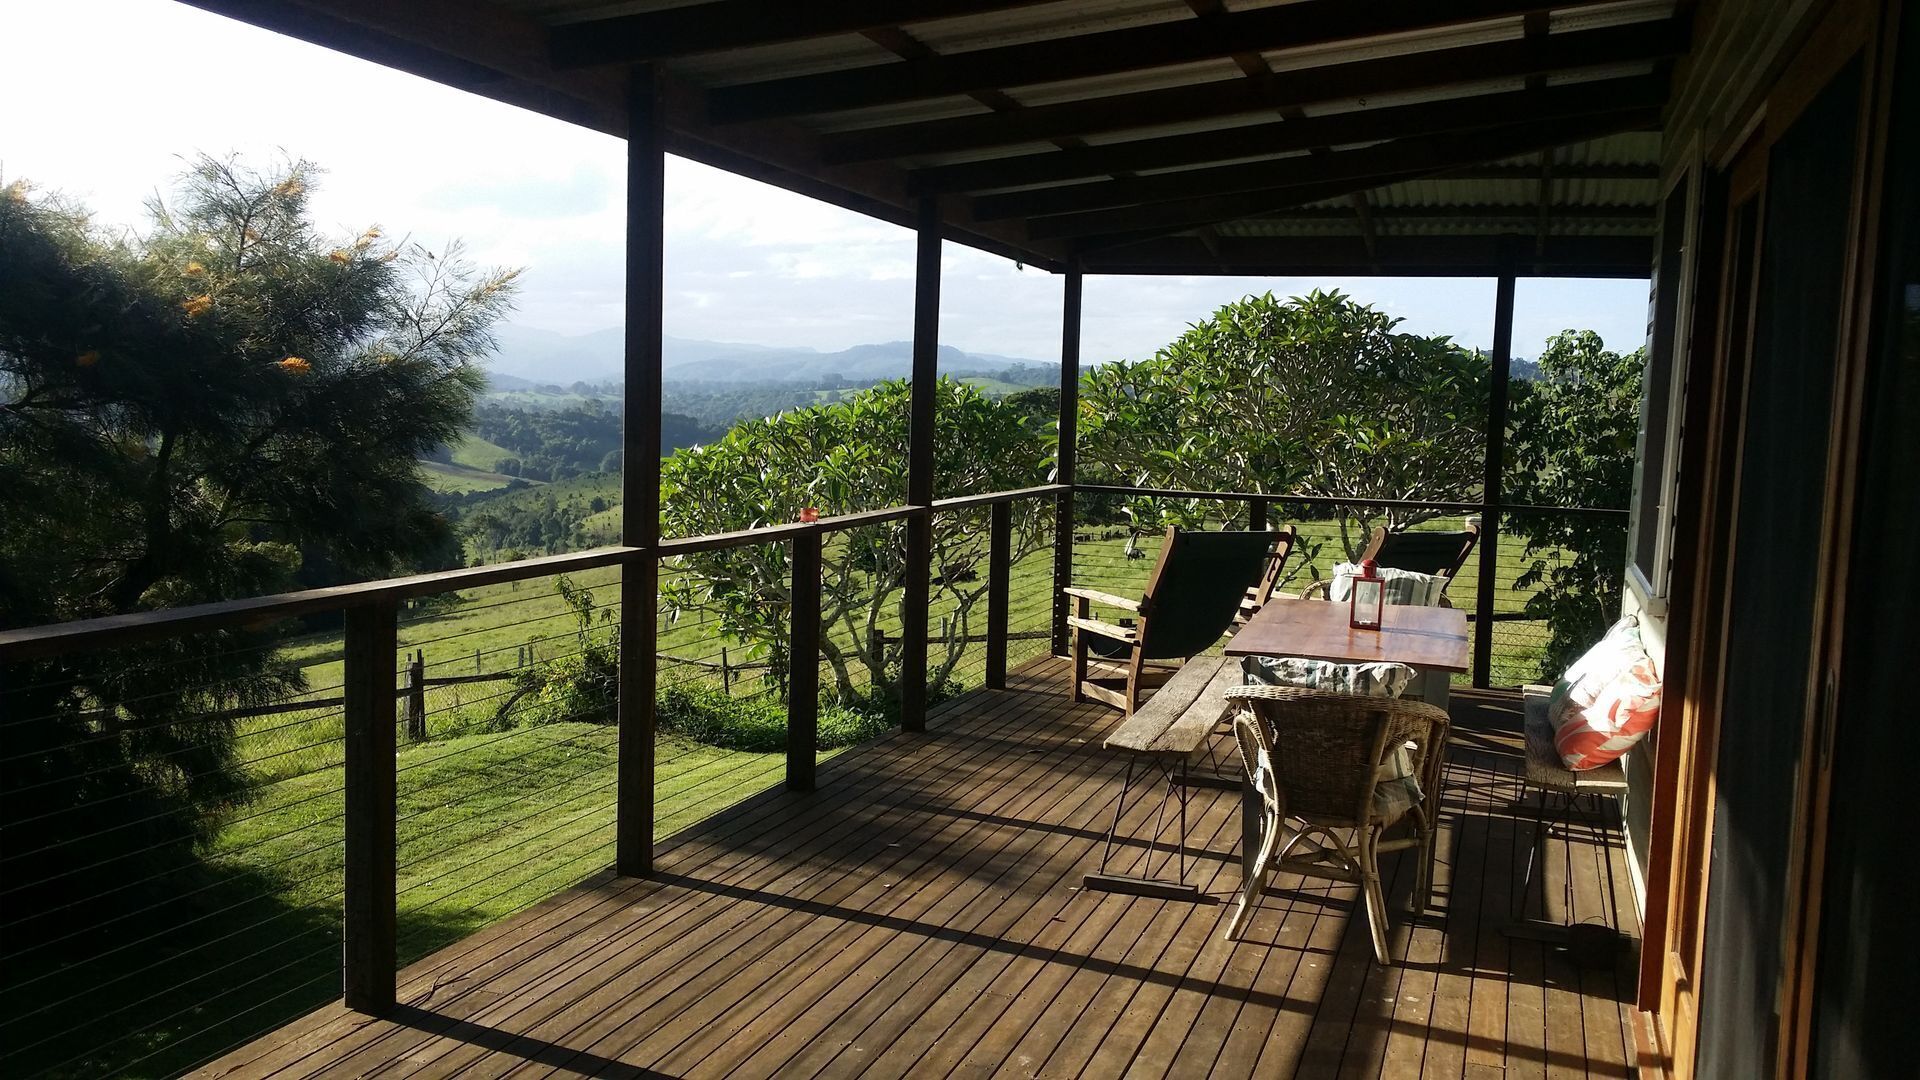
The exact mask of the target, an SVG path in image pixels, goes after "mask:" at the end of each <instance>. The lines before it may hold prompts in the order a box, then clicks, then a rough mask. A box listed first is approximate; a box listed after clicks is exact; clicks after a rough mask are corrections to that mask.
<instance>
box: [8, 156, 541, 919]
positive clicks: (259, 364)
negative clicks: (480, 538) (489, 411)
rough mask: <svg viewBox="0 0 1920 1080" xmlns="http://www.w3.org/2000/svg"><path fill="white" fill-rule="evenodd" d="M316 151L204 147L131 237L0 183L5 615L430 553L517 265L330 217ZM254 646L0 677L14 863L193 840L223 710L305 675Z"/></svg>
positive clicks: (222, 636) (220, 791)
mask: <svg viewBox="0 0 1920 1080" xmlns="http://www.w3.org/2000/svg"><path fill="white" fill-rule="evenodd" d="M317 173H318V170H316V169H315V168H314V167H313V166H312V165H310V164H308V163H306V162H304V161H294V162H289V163H286V164H285V165H284V166H282V167H280V168H278V169H276V170H274V171H273V172H271V173H268V174H261V173H256V172H253V171H250V170H248V169H246V168H245V167H243V166H241V165H240V164H237V163H236V162H234V161H231V160H217V159H213V158H207V157H202V158H200V159H199V160H197V161H196V162H194V163H193V165H192V166H191V167H190V168H189V169H188V170H187V172H186V173H185V174H184V175H183V176H182V177H181V179H180V184H179V188H178V195H177V198H176V199H175V201H173V202H171V203H168V202H164V201H162V200H160V199H159V198H158V197H156V199H155V200H154V201H153V202H152V203H151V205H150V212H151V217H152V223H151V228H150V229H149V230H148V231H147V232H145V233H144V234H140V235H134V234H128V235H114V234H108V233H106V232H103V231H102V230H99V229H97V228H95V227H93V225H92V224H91V223H90V221H89V220H88V217H87V215H86V213H85V212H84V211H83V210H82V209H80V208H79V207H77V206H72V205H69V204H67V203H64V202H63V201H61V200H59V199H57V198H52V197H46V198H37V199H36V198H33V197H30V195H29V192H28V189H27V188H26V186H25V185H24V184H21V183H15V184H14V185H12V186H11V187H8V188H6V189H5V190H4V191H0V625H6V626H25V625H33V624H37V623H47V622H57V621H63V620H68V619H79V618H86V617H90V616H100V615H113V614H123V613H128V612H135V611H142V610H148V609H152V608H161V607H170V606H176V605H181V604H192V603H198V602H202V601H211V600H220V599H226V598H231V597H239V596H251V595H257V594H260V593H267V592H272V591H275V590H278V589H282V588H286V587H288V586H289V585H291V584H293V583H295V582H296V581H298V580H299V574H300V572H301V570H302V567H303V565H305V566H314V565H320V564H325V565H328V566H331V567H333V568H335V572H336V573H337V574H338V575H339V576H341V577H365V576H375V575H380V574H385V573H389V572H391V571H393V570H394V569H396V568H399V567H403V566H409V565H414V564H415V561H416V560H417V559H425V560H428V561H430V562H432V563H439V562H442V561H445V560H446V559H447V558H448V549H447V541H448V539H449V532H448V529H447V525H446V522H445V521H444V520H442V519H441V518H440V516H439V515H438V514H437V513H435V511H434V510H433V508H432V504H431V503H430V501H429V494H428V491H427V489H426V488H425V487H424V486H423V485H422V483H421V482H420V477H419V472H418V466H417V464H416V459H417V458H419V457H421V456H423V455H425V454H427V453H428V452H430V451H431V450H432V449H433V448H434V447H435V446H436V445H439V444H441V443H445V442H448V441H450V440H452V439H454V438H455V437H457V436H458V435H459V433H460V431H461V430H462V428H463V427H464V426H465V425H466V422H467V419H468V416H469V414H470V412H471V409H472V405H473V401H474V398H475V396H476V395H477V394H478V393H479V391H480V390H481V389H482V387H483V381H482V378H481V375H480V372H479V370H478V369H477V368H476V367H475V366H474V364H473V363H472V360H473V358H474V357H476V356H478V355H480V354H481V353H483V352H484V351H485V350H486V349H488V348H490V346H491V342H490V340H489V337H488V328H489V326H490V325H491V324H492V323H493V321H494V320H495V319H496V318H498V317H499V316H500V315H501V314H502V313H503V312H504V311H505V310H506V309H507V306H508V303H509V300H510V297H511V296H512V292H513V285H514V279H515V274H514V272H512V271H505V272H493V273H487V274H477V273H475V272H474V271H473V270H471V269H470V268H469V267H467V266H466V265H465V264H464V263H463V262H462V261H461V260H460V258H459V253H458V249H457V248H455V249H452V250H449V251H446V252H443V253H439V254H435V253H433V252H429V251H427V250H425V249H423V248H419V247H416V246H401V245H395V244H393V243H391V242H389V241H386V240H385V239H384V238H383V237H382V234H381V232H380V231H379V230H378V229H368V230H366V231H364V232H361V233H359V234H357V235H353V236H347V237H343V238H333V239H329V238H327V237H324V236H322V235H321V234H320V233H319V232H318V231H317V230H316V229H315V228H314V226H313V225H312V223H311V222H310V221H309V220H308V216H307V199H308V195H309V192H310V190H311V188H312V185H313V182H314V180H315V178H316V176H317ZM271 643H272V637H271V636H270V634H268V633H266V632H263V631H251V630H235V631H228V632H221V633H212V634H204V635H199V636H195V637H192V638H188V639H180V640H175V641H172V642H169V643H167V644H164V645H156V646H150V647H146V648H142V649H134V650H125V651H122V652H117V653H115V654H114V655H111V656H101V655H92V656H73V657H66V658H62V659H60V660H57V661H49V662H45V663H36V664H32V665H23V666H22V667H21V668H16V669H15V670H12V671H9V672H6V673H5V677H4V678H0V687H4V693H5V698H6V700H5V702H4V706H5V708H4V711H5V713H6V714H7V715H8V716H9V717H10V718H14V717H19V718H24V722H23V723H21V724H18V725H10V728H11V730H10V737H11V738H12V739H13V740H14V742H13V743H12V744H11V745H12V747H13V749H12V750H10V751H9V752H8V754H7V755H6V759H5V765H4V766H3V768H4V781H5V784H4V786H5V790H6V796H5V799H6V808H5V814H4V817H0V823H4V826H5V827H6V829H7V832H8V833H9V837H8V841H7V846H8V847H9V849H10V851H15V852H17V851H21V850H22V848H21V846H20V845H19V840H20V838H19V837H18V836H14V835H12V832H13V827H14V825H15V824H16V823H18V822H20V821H22V820H23V819H26V818H37V819H38V820H37V822H36V824H35V825H33V826H32V829H33V839H34V844H33V845H32V849H31V850H32V852H33V853H30V854H27V855H25V856H23V858H22V861H21V862H20V863H19V864H16V865H14V866H12V867H10V873H12V874H14V875H16V880H20V881H25V882H32V881H35V880H39V872H40V871H43V870H45V869H46V868H47V866H48V865H50V864H51V863H50V862H49V861H50V860H64V861H67V862H74V863H91V864H95V865H96V866H97V867H103V868H104V869H97V870H96V873H104V874H107V875H109V876H111V875H113V874H124V873H125V872H126V870H127V868H126V867H125V866H124V864H117V863H114V862H113V861H112V855H113V854H114V853H116V852H133V851H139V850H143V849H145V850H154V851H161V852H163V853H164V852H173V853H178V851H179V850H180V849H181V848H182V847H183V846H184V845H189V844H190V843H191V842H192V841H193V840H194V839H197V838H198V837H199V836H201V835H203V834H204V832H205V830H206V829H207V828H208V827H209V826H210V823H211V822H212V820H213V819H214V814H213V811H215V810H217V809H218V808H219V807H221V806H223V805H226V804H227V803H229V802H231V801H232V800H234V799H237V798H239V797H241V796H242V795H243V794H244V787H245V780H244V777H243V776H241V775H240V773H239V772H238V770H237V768H236V766H235V763H234V761H233V754H232V736H233V728H232V721H231V720H224V719H221V716H222V710H223V709H231V708H233V707H235V706H245V705H249V704H254V703H258V702H261V701H264V700H267V699H271V698H274V697H277V696H280V695H284V694H286V693H289V692H291V691H294V690H296V689H298V688H299V687H300V685H301V679H300V676H299V675H298V673H297V672H296V671H294V670H293V669H291V667H289V666H288V665H286V664H283V663H282V662H280V661H279V660H278V659H277V658H276V657H275V655H274V652H273V650H272V648H271V647H270V646H271ZM63 833H67V834H71V835H72V836H73V837H76V838H78V837H88V838H89V839H87V840H86V841H85V842H86V843H87V844H88V845H90V847H89V848H88V852H92V853H93V855H94V856H97V857H90V856H89V854H88V853H87V852H76V851H74V850H64V851H63V850H62V849H61V848H60V847H58V846H57V843H56V842H57V841H58V840H60V839H61V834H63ZM103 848H104V849H105V850H106V852H107V854H106V855H100V851H101V850H102V849H103ZM63 887H64V889H65V890H67V891H69V892H71V893H73V894H75V895H84V893H85V890H84V886H82V885H81V884H80V883H78V882H76V881H74V880H72V879H69V880H67V881H65V882H64V883H63Z"/></svg>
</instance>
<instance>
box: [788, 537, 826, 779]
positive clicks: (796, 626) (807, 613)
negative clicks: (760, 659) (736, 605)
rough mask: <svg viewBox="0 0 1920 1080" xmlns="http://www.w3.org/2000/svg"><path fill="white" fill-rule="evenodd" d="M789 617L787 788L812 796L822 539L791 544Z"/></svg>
mask: <svg viewBox="0 0 1920 1080" xmlns="http://www.w3.org/2000/svg"><path fill="white" fill-rule="evenodd" d="M788 570H789V571H790V572H791V573H792V575H793V580H792V587H791V588H790V589H789V590H788V595H790V596H791V597H792V598H793V604H792V607H791V608H790V609H789V610H788V612H787V618H788V620H789V622H788V628H787V646H788V647H787V787H788V788H789V789H791V790H793V791H812V790H813V785H814V760H815V758H816V757H817V756H818V751H819V748H820V534H819V533H818V532H814V531H808V532H803V533H801V534H799V535H798V536H795V537H794V538H793V557H792V559H790V560H789V562H788Z"/></svg>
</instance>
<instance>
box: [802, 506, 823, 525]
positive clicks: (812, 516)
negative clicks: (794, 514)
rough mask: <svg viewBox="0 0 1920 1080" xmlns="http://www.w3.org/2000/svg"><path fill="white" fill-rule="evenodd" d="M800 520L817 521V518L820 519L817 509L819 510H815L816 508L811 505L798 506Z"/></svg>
mask: <svg viewBox="0 0 1920 1080" xmlns="http://www.w3.org/2000/svg"><path fill="white" fill-rule="evenodd" d="M800 520H801V521H805V522H814V521H819V520H820V511H819V510H817V509H815V508H814V507H811V506H804V507H801V508H800Z"/></svg>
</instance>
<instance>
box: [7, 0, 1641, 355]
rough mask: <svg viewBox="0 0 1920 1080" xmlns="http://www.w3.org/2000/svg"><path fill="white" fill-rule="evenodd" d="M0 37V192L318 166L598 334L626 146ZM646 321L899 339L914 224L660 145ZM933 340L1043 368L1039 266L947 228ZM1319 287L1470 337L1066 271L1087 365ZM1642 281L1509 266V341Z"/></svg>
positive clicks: (1368, 282)
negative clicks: (201, 159) (1515, 276)
mask: <svg viewBox="0 0 1920 1080" xmlns="http://www.w3.org/2000/svg"><path fill="white" fill-rule="evenodd" d="M5 24H6V32H5V33H4V34H0V101H5V102H7V107H6V109H5V110H4V111H0V183H5V182H11V181H13V180H16V179H25V180H27V181H29V182H30V183H31V184H33V185H34V187H35V188H37V189H41V190H43V191H44V190H52V191H58V192H60V193H62V194H63V195H65V196H67V197H69V198H72V199H76V200H78V201H80V202H81V203H83V204H84V205H86V206H88V207H90V208H91V209H92V210H93V211H94V213H95V217H96V220H97V221H98V222H100V223H101V224H102V225H111V226H125V227H138V226H139V225H140V224H141V223H142V221H143V220H144V210H143V206H144V203H145V200H146V199H147V198H148V197H149V196H151V195H153V194H154V193H156V192H165V191H166V190H168V188H169V186H170V183H171V180H172V178H173V177H175V176H177V175H178V174H179V173H180V172H181V171H182V169H183V168H184V166H185V164H186V162H187V161H188V160H190V159H191V158H192V157H193V156H194V155H196V154H198V153H202V152H204V153H208V154H213V155H216V156H224V155H228V154H237V155H239V156H240V157H241V158H242V160H243V161H244V162H246V163H248V164H250V165H254V166H256V167H267V166H270V165H272V164H273V163H274V162H275V161H276V160H278V159H282V158H305V159H307V160H308V161H311V162H313V163H315V164H317V165H319V166H320V167H321V168H323V169H324V170H326V171H325V173H324V175H323V176H322V178H321V183H320V185H319V188H318V190H317V191H316V192H315V194H314V196H313V199H312V207H313V211H314V215H315V218H316V220H317V221H318V222H319V223H320V224H321V225H322V226H323V227H326V228H330V229H334V230H337V231H338V232H340V233H342V234H354V233H358V232H359V231H361V230H362V229H364V228H366V227H368V226H371V225H376V224H377V225H379V226H381V227H382V228H383V229H385V230H386V231H387V232H388V233H389V234H390V235H399V236H407V237H410V238H411V239H412V240H413V241H414V242H418V243H421V244H424V245H426V246H427V247H428V248H430V249H432V250H436V251H438V250H441V249H443V248H444V247H445V245H446V244H447V243H448V242H449V241H450V240H452V239H456V238H457V239H459V240H461V241H462V242H463V243H464V245H465V247H466V250H467V253H468V256H469V258H470V259H471V260H472V261H474V262H476V263H479V264H481V265H485V266H516V267H522V268H524V270H525V273H524V275H523V279H522V287H521V293H520V297H519V304H518V310H517V311H516V312H515V313H514V314H513V315H512V316H511V317H510V321H511V322H514V323H518V324H520V325H523V326H530V327H536V328H539V329H544V330H552V331H557V332H560V333H564V334H581V333H587V332H590V331H594V330H599V329H604V328H607V327H613V326H618V325H620V322H621V297H622V276H623V267H622V257H621V242H622V235H623V221H624V212H623V200H622V186H623V174H624V165H623V158H624V144H623V143H622V142H621V141H620V140H618V139H615V138H612V137H610V136H607V135H602V134H599V133H597V132H592V131H588V130H585V129H583V128H578V127H574V126H572V125H569V124H566V123H564V122H562V121H559V120H554V119H550V118H548V117H545V116H541V115H538V114H535V113H531V112H526V111H524V110H521V109H517V108H514V107H512V106H509V105H503V104H500V103H498V102H494V101H491V100H489V99H487V98H484V97H479V96H475V95H471V94H467V93H464V92H461V91H458V90H453V89H450V88H447V87H443V86H440V85H438V84H436V83H433V82H430V81H427V80H424V79H419V78H416V77H414V76H411V75H406V74H402V73H400V72H396V71H391V70H389V69H386V68H383V67H380V66H378V65H376V64H371V63H368V62H365V61H362V60H357V59H354V58H352V57H348V56H345V55H342V54H339V53H334V52H331V51H328V50H326V49H322V48H320V47H318V46H315V45H309V44H306V43H305V42H301V41H296V40H294V39H292V38H286V37H281V36H279V35H276V34H272V33H269V32H267V31H264V30H259V29H256V28H254V27H251V26H248V25H245V24H243V23H239V22H235V21H232V20H229V19H226V18H224V17H221V16H218V15H213V14H209V13H207V12H203V11H200V10H198V9H195V8H191V7H188V6H186V5H184V4H179V3H176V2H174V0H65V2H62V3H58V4H35V5H20V7H19V8H18V9H12V8H10V9H9V10H8V11H7V12H6V17H5ZM666 222H667V237H666V239H667V249H666V274H667V297H666V332H667V333H668V334H671V335H673V336H675V337H683V338H697V339H705V340H714V341H733V342H743V343H750V344H759V345H777V346H806V347H812V348H817V349H822V350H837V349H842V348H846V347H848V346H852V345H857V344H864V343H868V342H880V341H894V340H902V339H906V338H909V337H911V336H912V323H913V315H912V313H913V256H914V243H913V235H912V233H911V232H910V231H909V230H907V229H904V228H900V227H898V226H895V225H891V224H888V223H885V222H881V221H877V220H874V219H872V218H868V217H865V216H862V215H860V214H856V213H853V212H852V211H848V210H842V209H840V208H838V207H835V206H832V205H829V204H827V203H823V202H818V201H816V200H813V199H809V198H806V197H804V196H800V195H795V194H792V193H790V192H786V191H782V190H780V189H778V188H774V187H771V186H768V185H766V184H762V183H759V182H758V181H754V180H748V179H745V178H743V177H738V176H734V175H732V174H730V173H727V172H724V171H721V170H718V169H713V168H709V167H707V166H704V165H700V164H697V163H695V162H690V161H685V160H682V159H679V158H669V159H668V161H667V208H666ZM943 264H944V270H943V277H942V298H941V299H942V302H941V319H940V333H941V340H942V343H943V344H949V345H955V346H958V347H959V348H961V349H964V350H966V351H969V352H983V353H997V354H1001V355H1005V356H1014V357H1023V358H1028V359H1034V360H1040V361H1047V362H1052V361H1055V360H1057V359H1058V357H1059V349H1060V296H1061V287H1060V279H1059V278H1058V277H1057V276H1056V275H1052V274H1048V273H1045V272H1042V271H1038V270H1033V269H1030V268H1029V269H1021V268H1020V267H1018V266H1016V265H1015V264H1014V263H1012V262H1010V261H1008V260H1006V259H1002V258H1000V257H998V256H994V255H988V254H986V253H984V252H979V251H975V250H973V249H970V248H967V247H964V246H962V245H958V244H953V243H949V244H947V245H946V251H945V254H944V257H943ZM1316 287H1318V288H1322V289H1336V288H1337V289H1339V290H1341V291H1343V292H1347V293H1349V294H1351V295H1353V296H1355V297H1357V298H1359V299H1361V300H1364V301H1366V302H1369V303H1372V304H1374V305H1376V306H1378V307H1380V308H1382V309H1383V310H1385V311H1388V312H1390V313H1391V314H1393V315H1395V316H1397V317H1400V318H1401V319H1403V320H1404V321H1403V323H1402V326H1401V328H1402V329H1403V330H1407V331H1411V332H1418V333H1423V334H1446V335H1449V336H1451V337H1453V338H1454V339H1455V340H1457V341H1460V342H1462V343H1464V344H1467V345H1472V346H1476V347H1480V348H1486V347H1488V346H1490V345H1491V343H1492V337H1493V292H1494V290H1493V281H1492V279H1433V278H1417V279H1410V278H1345V279H1342V278H1320V279H1308V278H1244V277H1232V278H1224V277H1214V278H1209V277H1193V278H1185V277H1108V276H1090V277H1089V278H1088V279H1087V283H1086V295H1085V307H1084V309H1083V318H1082V331H1081V334H1082V337H1081V340H1082V355H1083V358H1084V359H1085V360H1086V361H1087V362H1089V363H1096V362H1102V361H1106V360H1112V359H1124V358H1139V357H1144V356H1150V355H1152V353H1153V352H1154V351H1155V350H1156V349H1158V348H1159V347H1161V346H1163V345H1165V344H1166V343H1167V342H1169V341H1171V340H1173V339H1174V338H1176V337H1178V336H1179V335H1180V333H1181V332H1182V331H1183V330H1184V329H1185V328H1186V327H1187V326H1188V325H1190V324H1192V323H1193V322H1196V321H1198V320H1200V319H1203V318H1205V317H1206V316H1207V315H1208V314H1210V313H1211V312H1213V311H1214V310H1215V309H1217V308H1218V307H1219V306H1220V305H1222V304H1224V303H1228V302H1230V301H1232V300H1235V299H1237V298H1239V297H1241V296H1244V295H1246V294H1248V293H1258V292H1266V291H1269V290H1270V291H1272V292H1274V293H1277V294H1281V295H1297V294H1300V293H1304V292H1306V291H1308V290H1310V289H1313V288H1316ZM1646 306H1647V286H1646V283H1645V282H1644V281H1586V280H1541V279H1534V280H1528V279H1523V280H1522V281H1521V282H1520V284H1519V287H1518V289H1517V292H1516V302H1515V316H1514V353H1515V355H1517V356H1531V355H1534V354H1536V353H1537V352H1538V351H1539V349H1540V346H1541V343H1542V342H1543V341H1544V340H1545V339H1546V338H1547V337H1548V336H1550V335H1551V334H1553V333H1555V332H1557V331H1559V330H1562V329H1567V328H1575V327H1577V328H1583V329H1592V330H1596V331H1598V332H1599V333H1600V335H1601V336H1602V337H1603V338H1605V339H1606V341H1607V342H1608V343H1609V344H1610V345H1612V346H1614V347H1616V348H1620V349H1622V350H1624V349H1629V348H1634V347H1637V346H1639V345H1640V344H1641V343H1642V341H1643V340H1644V338H1645V333H1646Z"/></svg>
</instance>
